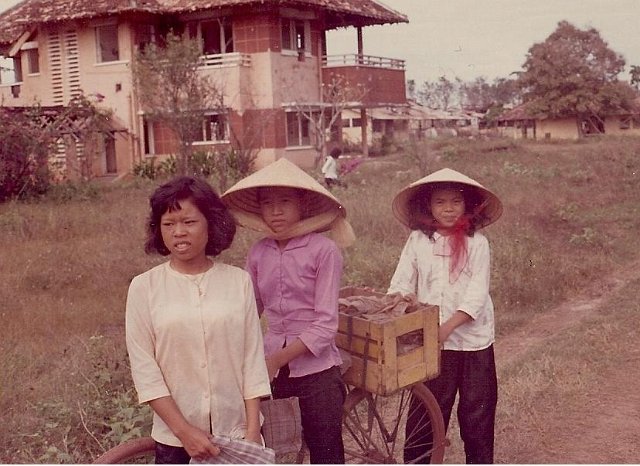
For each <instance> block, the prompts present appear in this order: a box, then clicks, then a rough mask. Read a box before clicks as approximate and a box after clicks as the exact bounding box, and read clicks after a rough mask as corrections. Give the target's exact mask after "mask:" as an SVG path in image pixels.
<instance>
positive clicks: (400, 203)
mask: <svg viewBox="0 0 640 466" xmlns="http://www.w3.org/2000/svg"><path fill="white" fill-rule="evenodd" d="M435 183H460V184H464V185H468V186H473V188H474V189H475V191H476V192H477V193H478V195H479V196H480V197H481V198H482V200H481V202H480V204H479V206H478V211H477V213H478V214H482V215H479V218H480V221H479V222H478V223H477V227H478V228H482V227H486V226H487V225H490V224H491V223H493V222H495V221H496V220H498V218H500V216H501V215H502V202H501V201H500V199H499V198H498V196H496V195H495V194H493V193H492V192H491V191H489V190H488V189H487V188H485V187H484V186H482V185H481V184H480V183H478V182H477V181H476V180H474V179H472V178H469V177H468V176H466V175H463V174H462V173H460V172H457V171H455V170H452V169H450V168H443V169H441V170H438V171H436V172H433V173H431V174H430V175H427V176H425V177H424V178H420V179H419V180H417V181H414V182H413V183H411V184H410V185H409V186H407V187H406V188H404V189H402V190H401V191H400V192H399V193H398V194H396V196H395V198H394V199H393V204H392V210H393V214H394V215H395V216H396V218H397V219H398V220H399V221H400V222H401V223H402V224H404V225H406V226H407V227H409V228H411V227H412V223H413V221H412V220H413V219H414V218H415V217H414V214H415V213H414V212H412V211H411V200H412V199H413V197H414V196H415V195H416V194H417V193H418V192H419V191H420V190H421V189H424V187H425V186H428V185H430V184H435Z"/></svg>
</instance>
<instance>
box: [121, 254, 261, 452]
mask: <svg viewBox="0 0 640 466" xmlns="http://www.w3.org/2000/svg"><path fill="white" fill-rule="evenodd" d="M126 337H127V349H128V352H129V359H130V361H131V372H132V375H133V381H134V383H135V386H136V390H137V391H138V398H139V401H140V403H144V402H146V401H150V400H154V399H157V398H161V397H164V396H168V395H171V396H172V397H173V399H174V400H175V402H176V404H177V405H178V408H179V409H180V411H181V413H182V414H183V416H184V417H185V418H186V419H187V420H188V422H189V423H191V424H192V425H195V426H197V427H199V428H200V429H202V430H204V431H206V432H212V433H213V434H219V435H227V436H230V437H243V436H244V434H245V431H246V413H245V405H244V400H247V399H252V398H258V397H261V396H265V395H269V394H270V385H269V378H268V375H267V368H266V364H265V359H264V351H263V342H262V331H261V327H260V321H259V317H258V312H257V310H256V300H255V297H254V294H253V285H252V283H251V279H250V278H249V274H248V273H247V272H245V271H244V270H242V269H240V268H238V267H233V266H230V265H226V264H223V263H219V262H215V263H214V265H213V267H211V268H210V269H209V270H208V271H207V272H205V273H204V274H203V275H202V276H190V275H185V274H182V273H179V272H176V271H175V270H173V269H172V268H171V267H170V265H169V262H165V263H164V264H161V265H159V266H156V267H154V268H152V269H151V270H148V271H147V272H145V273H143V274H141V275H138V276H137V277H135V278H134V279H133V281H132V282H131V285H130V287H129V294H128V296H127V310H126ZM151 436H152V437H153V438H154V439H155V440H157V441H158V442H161V443H164V444H167V445H173V446H181V443H180V441H179V440H178V438H177V437H176V436H175V435H173V433H172V432H171V430H170V429H169V427H168V426H167V425H166V424H165V423H164V421H162V419H161V418H160V417H159V416H158V415H156V414H154V418H153V428H152V432H151Z"/></svg>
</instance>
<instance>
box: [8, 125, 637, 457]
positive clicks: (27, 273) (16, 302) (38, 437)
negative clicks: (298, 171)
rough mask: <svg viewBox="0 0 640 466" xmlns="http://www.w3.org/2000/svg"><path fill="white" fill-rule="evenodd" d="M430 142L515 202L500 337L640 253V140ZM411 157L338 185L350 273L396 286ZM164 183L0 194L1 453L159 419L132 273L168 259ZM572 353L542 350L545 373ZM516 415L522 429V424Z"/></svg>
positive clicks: (81, 451) (38, 450) (513, 388)
mask: <svg viewBox="0 0 640 466" xmlns="http://www.w3.org/2000/svg"><path fill="white" fill-rule="evenodd" d="M428 144H429V147H426V148H425V150H429V151H432V152H433V154H435V155H434V157H433V160H434V161H433V162H432V166H431V167H430V169H429V171H433V170H436V169H439V168H442V167H450V168H453V169H456V170H459V171H461V172H463V173H465V174H467V175H469V176H471V177H473V178H475V179H477V180H478V181H480V182H481V183H483V184H484V185H485V186H487V187H488V188H490V189H492V190H493V191H494V192H496V193H497V194H498V195H499V196H500V197H501V199H502V200H503V202H504V207H505V211H504V214H503V217H502V218H501V219H500V220H499V221H498V222H497V223H496V224H494V225H491V226H490V227H488V228H487V230H486V234H487V236H488V237H489V240H490V242H491V246H492V254H493V263H492V296H493V298H494V301H495V304H496V313H497V329H498V338H500V335H504V334H506V333H509V332H511V331H514V330H516V329H517V328H519V327H520V326H522V325H523V324H524V323H526V322H527V321H528V319H529V318H530V317H531V316H532V315H534V314H535V313H537V312H539V311H541V310H543V309H547V308H549V307H550V306H553V305H554V304H557V303H559V302H560V301H562V300H563V299H566V298H567V297H569V296H571V295H572V294H573V293H576V292H578V291H580V290H581V289H583V288H584V287H587V286H589V284H590V283H591V282H593V281H594V280H596V279H598V278H599V277H600V276H601V275H602V274H605V273H607V272H609V271H611V270H613V269H615V268H616V267H619V266H621V265H623V264H625V263H628V262H629V261H630V260H632V259H633V258H634V257H636V255H637V252H636V248H637V240H636V239H635V238H636V235H635V232H636V231H638V228H639V227H640V215H639V214H640V212H639V208H638V205H637V204H638V200H639V199H640V184H639V183H638V177H639V176H640V175H638V173H640V159H638V157H637V155H636V154H638V153H640V140H637V139H614V138H606V139H599V140H590V141H588V142H578V143H573V142H571V143H559V144H544V143H519V144H516V143H514V142H512V141H504V140H498V141H466V140H447V141H445V142H441V141H436V142H429V143H428ZM409 162H410V161H409V160H408V159H407V158H404V157H403V156H402V154H398V155H396V156H394V157H385V158H379V159H371V160H369V161H367V162H365V163H364V164H362V165H361V166H360V167H359V168H358V170H357V172H355V173H352V174H350V175H348V179H347V180H346V181H347V182H348V185H349V187H348V188H347V189H337V190H336V191H335V194H336V195H337V196H338V197H339V198H340V199H341V200H342V201H343V202H344V203H345V205H346V208H347V211H348V213H349V218H350V220H351V222H352V225H353V227H354V230H355V231H356V234H357V235H358V242H357V244H356V245H355V246H353V247H352V248H350V249H348V250H346V251H345V252H344V255H345V273H344V284H345V285H351V284H356V285H367V286H372V287H375V288H378V289H381V290H384V289H386V287H387V286H388V282H389V279H390V277H391V274H392V273H393V270H394V267H395V265H396V262H397V259H398V256H399V254H400V251H401V249H402V246H403V245H404V242H405V240H406V237H407V235H408V231H407V230H406V229H405V228H404V227H403V226H401V225H400V224H399V223H398V222H397V221H395V219H394V218H393V215H392V213H391V199H392V198H393V196H394V194H395V193H396V192H397V191H398V190H399V189H400V188H401V187H403V186H405V185H406V184H408V183H409V182H411V181H413V180H415V179H417V178H419V177H420V176H421V175H420V173H419V170H418V168H417V167H415V166H411V164H410V163H409ZM153 188H154V186H153V185H151V184H146V183H131V184H127V185H119V186H116V187H109V188H105V187H101V188H96V195H91V196H80V197H79V196H77V195H76V196H67V197H65V196H60V195H57V196H56V197H55V199H44V200H42V201H41V202H38V203H7V204H4V205H0V234H1V236H2V238H3V239H4V243H5V246H4V247H3V249H2V253H1V256H0V257H1V259H0V280H1V283H2V285H1V286H0V303H1V304H0V306H1V308H0V351H1V352H2V354H3V364H2V369H1V370H0V410H1V412H2V413H3V416H2V418H3V422H2V424H1V425H0V461H1V462H18V463H20V462H30V463H33V462H50V463H56V462H89V461H91V460H92V458H94V457H95V456H97V455H98V454H99V453H101V452H102V451H103V450H104V449H105V448H108V447H109V446H111V445H113V444H115V443H118V442H119V441H121V440H123V439H124V438H126V437H127V436H128V435H137V434H139V433H140V432H141V430H140V429H141V428H144V426H145V424H146V422H147V417H146V416H147V414H148V413H147V412H146V411H144V410H140V409H139V408H137V407H136V405H135V394H134V393H133V390H132V386H131V380H130V376H129V373H128V365H127V359H126V352H125V350H124V343H123V330H124V327H123V319H124V301H125V296H126V291H127V287H128V284H129V282H130V280H131V278H132V277H133V276H135V275H136V274H138V273H140V272H142V271H144V270H146V269H148V268H149V267H151V266H153V265H154V264H157V263H159V262H160V261H162V260H163V259H162V258H158V257H150V256H146V255H145V254H144V253H143V251H142V245H143V241H144V222H145V219H146V215H147V205H148V200H147V199H148V195H149V194H150V192H151V191H152V190H153ZM255 238H256V236H255V235H254V234H251V233H249V232H247V231H245V230H242V229H240V230H239V231H238V235H237V237H236V240H235V242H234V245H233V247H232V248H231V250H229V251H226V252H225V253H224V254H223V256H222V257H223V259H224V260H225V261H227V262H229V263H232V264H235V265H239V266H242V265H243V264H244V257H245V254H246V252H247V250H248V247H249V245H250V244H251V242H252V241H253V240H255ZM561 357H562V354H551V353H549V354H548V355H544V356H540V358H541V359H540V362H538V363H536V364H538V366H536V367H538V369H540V370H539V371H538V372H537V374H538V375H537V377H538V378H537V379H536V380H537V382H535V383H543V382H544V380H548V375H549V374H548V372H545V371H546V369H544V365H545V364H548V365H550V366H551V365H553V366H554V367H557V364H558V363H557V358H561ZM545 358H546V359H545ZM545 361H548V362H545ZM508 377H510V378H509V379H508V380H506V381H505V386H508V387H510V388H509V390H508V393H510V395H509V396H510V397H511V398H510V399H509V400H507V401H506V403H507V404H506V405H505V406H515V407H514V408H512V410H513V411H514V412H515V411H517V406H520V407H522V406H526V405H525V404H524V403H525V401H526V400H525V399H526V398H527V393H528V390H530V388H528V387H524V386H523V387H520V388H518V386H517V384H518V382H517V381H518V380H521V379H522V378H521V377H520V378H519V377H518V375H517V374H511V375H508ZM511 377H512V378H511ZM531 377H533V375H532V376H531ZM510 384H511V385H510ZM501 402H502V401H501ZM510 409H511V408H510ZM504 422H505V423H504V426H509V427H504V429H507V428H508V429H513V430H510V431H509V435H512V436H517V435H518V432H517V429H516V427H517V426H516V425H515V424H516V422H515V421H513V422H508V421H507V420H505V421H504ZM512 424H513V425H512ZM526 435H534V433H532V432H531V431H530V430H528V431H527V433H526ZM514 444H515V443H514ZM524 444H526V442H523V443H522V445H524ZM511 461H514V460H513V459H512V460H511ZM525 461H526V458H525Z"/></svg>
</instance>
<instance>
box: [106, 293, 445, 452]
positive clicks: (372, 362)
mask: <svg viewBox="0 0 640 466" xmlns="http://www.w3.org/2000/svg"><path fill="white" fill-rule="evenodd" d="M358 293H359V294H369V295H371V294H379V293H375V292H374V291H372V290H368V289H360V288H353V287H346V288H343V289H342V290H341V296H348V295H353V294H358ZM437 331H438V309H437V307H435V306H424V307H423V308H422V309H421V311H420V312H416V313H413V314H407V315H404V316H401V317H398V318H396V319H395V320H394V321H393V322H390V323H388V324H379V323H378V324H376V323H373V322H369V321H365V320H364V319H359V318H358V317H354V316H348V315H345V314H342V313H341V314H340V323H339V329H338V335H337V337H336V341H337V343H338V346H339V347H340V348H341V349H342V350H343V351H346V352H348V353H349V355H350V357H351V359H352V361H351V366H350V367H349V368H348V369H347V370H346V372H345V373H344V375H343V377H344V379H345V383H346V385H347V388H348V392H347V396H346V400H345V402H344V405H343V411H344V415H343V433H342V437H343V443H344V447H345V459H346V462H347V463H368V464H375V463H396V464H397V463H403V462H404V457H403V453H404V449H405V445H406V444H409V445H410V446H412V447H416V448H418V449H420V450H422V454H421V455H420V456H419V457H417V458H414V459H412V460H411V462H412V463H424V462H427V461H429V462H431V463H441V462H442V461H443V459H444V451H445V448H446V446H447V440H446V437H445V426H444V420H443V418H442V413H441V411H440V407H439V406H438V403H437V401H436V399H435V397H434V396H433V394H432V393H431V392H430V391H429V389H428V388H427V387H426V386H425V385H424V384H423V383H422V382H423V381H425V380H427V379H429V378H432V377H435V376H437V374H438V373H439V363H440V361H439V355H440V349H439V345H438V341H437ZM415 332H422V341H423V343H422V345H421V346H416V347H415V348H412V349H411V350H410V351H408V352H406V353H405V354H400V352H399V351H398V347H399V344H398V338H402V337H404V336H405V335H407V334H411V333H413V334H415ZM412 399H413V400H414V401H413V402H412ZM420 407H421V408H423V409H418V408H420ZM410 416H413V419H412V420H413V421H414V422H412V423H411V425H415V426H417V429H419V430H415V431H407V428H406V426H407V418H408V417H410ZM416 416H419V418H418V419H416ZM409 430H410V429H409ZM416 438H420V439H423V441H425V443H423V444H417V443H416ZM153 452H154V442H153V440H152V439H151V438H150V437H143V438H139V439H134V440H130V441H128V442H125V443H123V444H121V445H118V446H116V447H114V448H113V449H111V450H109V451H107V452H106V453H104V454H103V455H102V456H100V457H99V458H97V459H96V460H95V461H94V463H101V464H113V463H125V462H127V461H130V460H132V459H136V458H139V457H141V456H142V457H144V456H145V455H152V454H153ZM296 460H297V461H299V462H302V460H303V454H302V453H301V454H298V456H297V459H296Z"/></svg>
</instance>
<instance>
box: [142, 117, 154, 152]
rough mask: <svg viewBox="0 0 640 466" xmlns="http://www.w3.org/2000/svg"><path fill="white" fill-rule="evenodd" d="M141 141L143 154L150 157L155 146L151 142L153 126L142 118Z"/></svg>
mask: <svg viewBox="0 0 640 466" xmlns="http://www.w3.org/2000/svg"><path fill="white" fill-rule="evenodd" d="M142 134H143V137H142V140H143V144H144V154H145V155H151V154H154V153H155V144H154V142H153V124H152V123H151V122H150V121H149V120H147V119H146V118H144V119H143V120H142Z"/></svg>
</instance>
